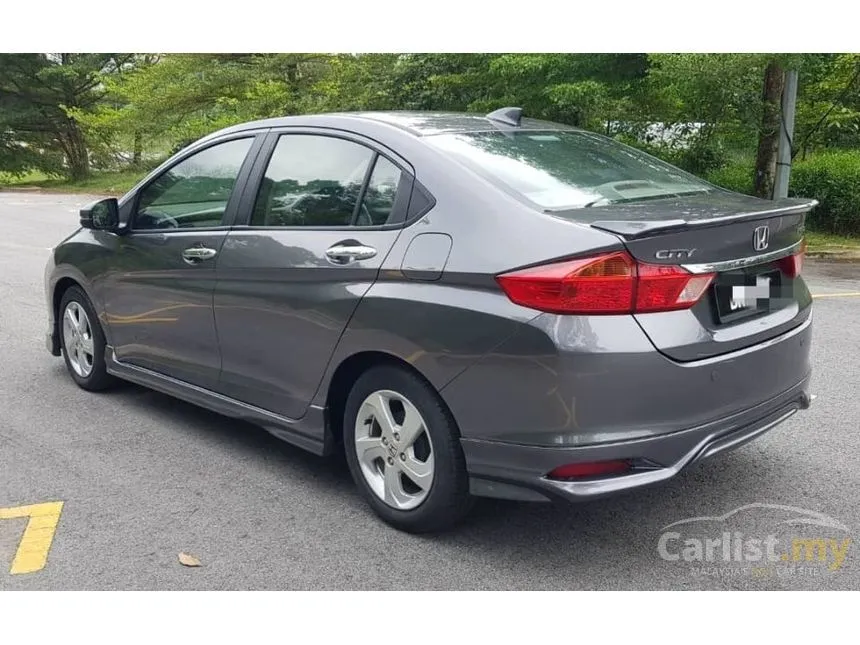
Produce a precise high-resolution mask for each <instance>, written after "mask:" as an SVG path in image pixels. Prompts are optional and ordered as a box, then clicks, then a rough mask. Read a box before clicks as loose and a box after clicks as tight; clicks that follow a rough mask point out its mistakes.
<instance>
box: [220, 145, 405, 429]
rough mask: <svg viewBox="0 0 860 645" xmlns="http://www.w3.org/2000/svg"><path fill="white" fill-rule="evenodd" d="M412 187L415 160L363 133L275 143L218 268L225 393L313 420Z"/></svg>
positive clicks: (263, 160)
mask: <svg viewBox="0 0 860 645" xmlns="http://www.w3.org/2000/svg"><path fill="white" fill-rule="evenodd" d="M380 152H384V154H380ZM411 182H412V173H411V168H409V167H408V164H406V162H405V161H403V160H401V159H399V158H397V157H396V155H394V154H393V153H391V152H390V151H381V150H379V149H377V147H376V146H375V144H373V143H372V142H369V141H367V140H364V139H362V138H360V137H358V136H351V135H347V134H344V133H342V132H339V133H337V134H334V133H332V132H329V131H321V130H318V129H309V130H291V131H290V132H280V133H273V134H271V135H269V140H268V141H267V145H266V147H265V148H264V151H263V152H262V153H261V155H260V158H259V159H258V163H257V165H256V166H255V169H254V172H253V173H252V179H251V181H250V183H249V189H248V190H247V191H246V192H245V194H244V195H243V202H242V209H241V212H240V219H239V221H237V225H236V226H235V227H234V228H233V229H232V230H231V232H230V234H229V235H228V236H227V239H226V240H225V242H224V245H223V247H222V248H221V251H220V253H219V255H218V259H217V264H216V273H217V286H216V289H215V300H214V302H215V322H216V325H217V328H218V335H219V339H220V346H221V359H222V363H221V377H220V382H219V385H218V389H219V391H220V392H221V393H223V394H225V395H227V396H230V397H232V398H235V399H238V400H240V401H243V402H245V403H249V404H251V405H254V406H257V407H260V408H263V409H265V410H269V411H271V412H274V413H276V414H279V415H282V416H285V417H288V418H299V417H301V416H302V415H304V413H305V411H306V410H307V408H308V406H309V404H310V401H311V399H312V397H313V395H314V394H315V392H316V389H317V387H318V385H319V383H320V380H321V379H322V376H323V373H324V371H325V368H326V366H327V364H328V362H329V359H330V358H331V355H332V353H333V351H334V348H335V346H336V345H337V342H338V340H339V339H340V336H341V334H342V333H343V331H344V329H345V327H346V325H347V323H348V321H349V319H350V317H351V316H352V314H353V312H354V311H355V308H356V306H357V305H358V302H359V300H360V299H361V298H362V296H363V295H364V294H365V293H366V292H367V290H368V289H369V288H370V286H371V285H372V284H373V282H374V281H375V280H376V277H377V275H378V273H379V268H380V266H381V265H382V262H383V261H384V259H385V257H386V255H388V252H389V251H390V250H391V247H392V246H393V244H394V242H395V240H396V239H397V236H398V235H399V234H400V230H401V224H402V222H403V221H404V220H405V214H406V211H407V207H408V201H409V197H410V193H411Z"/></svg>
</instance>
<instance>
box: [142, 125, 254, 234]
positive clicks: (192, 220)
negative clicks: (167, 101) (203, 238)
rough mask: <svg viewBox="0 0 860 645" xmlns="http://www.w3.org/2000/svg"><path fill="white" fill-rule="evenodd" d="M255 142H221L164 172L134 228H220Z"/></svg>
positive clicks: (147, 191)
mask: <svg viewBox="0 0 860 645" xmlns="http://www.w3.org/2000/svg"><path fill="white" fill-rule="evenodd" d="M253 141H254V140H253V138H251V137H249V138H246V139H235V140H233V141H227V142H225V143H220V144H218V145H215V146H212V147H211V148H206V149H205V150H202V151H200V152H198V153H197V154H195V155H192V156H191V157H188V158H187V159H185V160H184V161H181V162H179V163H178V164H176V165H175V166H173V167H172V168H170V169H169V170H167V171H166V172H164V173H163V174H162V175H161V176H159V177H158V178H157V179H156V180H155V181H154V182H152V183H151V184H150V185H149V186H147V187H146V188H145V189H144V190H143V191H142V192H141V195H140V201H139V202H138V207H137V214H136V215H135V218H134V229H135V230H149V229H170V228H200V227H206V226H219V225H220V224H221V218H222V217H223V216H224V211H225V210H226V209H227V202H228V201H230V195H231V193H232V192H233V185H234V184H235V183H236V178H237V177H238V175H239V170H240V168H241V167H242V162H243V161H244V160H245V156H246V155H247V154H248V150H250V149H251V144H252V143H253Z"/></svg>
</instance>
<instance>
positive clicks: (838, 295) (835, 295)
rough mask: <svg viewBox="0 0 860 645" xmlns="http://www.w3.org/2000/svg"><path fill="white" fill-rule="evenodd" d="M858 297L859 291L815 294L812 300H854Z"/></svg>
mask: <svg viewBox="0 0 860 645" xmlns="http://www.w3.org/2000/svg"><path fill="white" fill-rule="evenodd" d="M858 296H860V291H845V292H843V293H816V294H813V295H812V297H813V298H856V297H858Z"/></svg>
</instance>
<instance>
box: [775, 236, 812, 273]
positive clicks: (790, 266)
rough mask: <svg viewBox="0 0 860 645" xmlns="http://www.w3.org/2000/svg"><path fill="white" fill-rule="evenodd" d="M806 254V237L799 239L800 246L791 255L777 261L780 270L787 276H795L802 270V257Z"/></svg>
mask: <svg viewBox="0 0 860 645" xmlns="http://www.w3.org/2000/svg"><path fill="white" fill-rule="evenodd" d="M805 255H806V239H803V240H801V241H800V248H799V249H797V251H795V252H794V254H793V255H789V256H788V257H785V258H782V259H781V260H780V261H779V268H780V270H781V271H782V272H783V273H784V274H785V275H787V276H788V277H789V278H796V277H797V276H799V275H800V272H801V271H802V270H803V258H804V256H805Z"/></svg>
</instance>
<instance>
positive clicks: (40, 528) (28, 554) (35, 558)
mask: <svg viewBox="0 0 860 645" xmlns="http://www.w3.org/2000/svg"><path fill="white" fill-rule="evenodd" d="M62 510H63V503H62V502H45V503H44V504H30V505H28V506H13V507H11V508H0V520H12V519H16V518H19V517H28V518H30V519H29V521H28V522H27V527H26V528H25V529H24V534H23V535H22V536H21V541H20V542H19V543H18V551H17V552H16V553H15V559H14V560H12V568H11V569H10V570H9V573H11V574H12V575H16V574H19V573H33V572H35V571H39V570H41V569H43V568H44V567H45V563H46V562H47V561H48V551H50V550H51V543H52V542H53V541H54V532H55V531H56V530H57V524H58V523H59V521H60V513H61V512H62Z"/></svg>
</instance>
